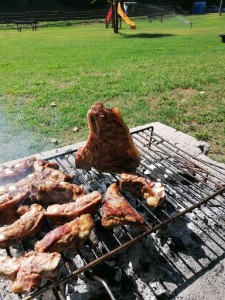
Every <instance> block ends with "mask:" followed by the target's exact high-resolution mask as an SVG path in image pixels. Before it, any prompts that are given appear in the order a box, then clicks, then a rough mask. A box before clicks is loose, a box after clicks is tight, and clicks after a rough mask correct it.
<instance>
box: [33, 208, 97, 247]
mask: <svg viewBox="0 0 225 300" xmlns="http://www.w3.org/2000/svg"><path fill="white" fill-rule="evenodd" d="M93 227H94V221H93V219H92V217H91V215H90V214H85V215H81V216H80V217H78V218H76V219H74V220H73V221H71V222H69V223H66V224H64V225H62V226H59V227H56V228H55V229H54V230H52V231H50V232H49V233H47V234H46V235H45V236H44V238H43V239H42V240H40V241H38V242H37V243H36V244H35V251H38V252H54V251H56V252H62V251H64V250H65V249H71V248H72V249H74V248H77V247H79V246H80V245H82V244H83V243H84V242H85V240H86V239H87V238H88V237H89V235H90V233H91V230H92V229H93Z"/></svg>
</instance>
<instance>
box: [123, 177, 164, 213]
mask: <svg viewBox="0 0 225 300" xmlns="http://www.w3.org/2000/svg"><path fill="white" fill-rule="evenodd" d="M120 189H121V190H122V191H128V192H136V193H139V194H140V195H141V196H143V197H144V198H145V199H146V201H147V204H148V205H149V206H153V207H157V206H158V205H161V204H162V203H163V202H164V201H165V199H166V193H165V189H164V187H163V185H162V183H161V182H149V181H148V180H147V179H146V178H144V177H141V176H136V175H132V174H125V173H123V174H121V177H120Z"/></svg>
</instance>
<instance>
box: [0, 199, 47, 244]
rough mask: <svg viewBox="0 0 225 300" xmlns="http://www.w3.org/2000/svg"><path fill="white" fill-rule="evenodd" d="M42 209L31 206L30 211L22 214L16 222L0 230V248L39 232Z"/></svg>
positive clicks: (42, 220) (42, 219)
mask: <svg viewBox="0 0 225 300" xmlns="http://www.w3.org/2000/svg"><path fill="white" fill-rule="evenodd" d="M44 212H45V210H44V208H43V207H42V206H40V205H38V204H33V205H32V206H31V207H30V210H29V211H28V212H26V213H25V214H23V215H22V216H21V217H20V218H19V219H18V220H17V221H15V222H14V223H12V224H11V225H9V226H7V227H1V228H0V247H3V248H5V247H7V246H9V245H10V244H11V243H13V242H15V241H20V240H22V239H23V238H24V237H27V236H32V235H34V234H36V233H37V232H38V231H40V230H41V228H42V226H43V224H44Z"/></svg>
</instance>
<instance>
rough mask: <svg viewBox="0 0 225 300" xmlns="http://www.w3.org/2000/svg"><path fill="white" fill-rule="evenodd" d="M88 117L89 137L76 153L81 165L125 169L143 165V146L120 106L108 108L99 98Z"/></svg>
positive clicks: (104, 168) (82, 166)
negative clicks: (141, 152)
mask: <svg viewBox="0 0 225 300" xmlns="http://www.w3.org/2000/svg"><path fill="white" fill-rule="evenodd" d="M87 120H88V127H89V130H90V132H89V137H88V140H87V143H86V145H85V146H84V147H82V148H79V149H78V151H77V153H76V158H75V162H76V167H77V168H80V169H90V168H91V167H94V168H96V169H97V170H99V171H101V172H112V173H121V172H129V171H132V170H135V169H136V168H137V167H138V166H139V164H140V153H139V150H138V149H137V147H136V145H135V144H134V141H133V139H132V136H131V134H130V132H129V129H128V127H127V125H126V124H125V123H124V121H123V119H122V116H121V114H120V111H119V109H118V108H110V109H107V108H105V107H104V105H103V104H102V103H100V102H98V103H96V104H94V105H93V106H92V107H91V108H90V110H89V111H88V114H87Z"/></svg>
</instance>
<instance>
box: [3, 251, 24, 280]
mask: <svg viewBox="0 0 225 300" xmlns="http://www.w3.org/2000/svg"><path fill="white" fill-rule="evenodd" d="M19 268H20V264H19V261H18V259H16V258H12V257H9V256H2V255H1V256H0V277H2V278H5V279H10V280H15V279H16V274H17V272H18V271H19Z"/></svg>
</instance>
